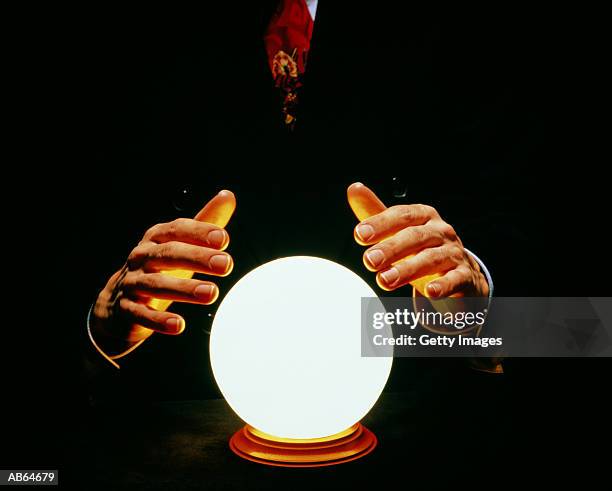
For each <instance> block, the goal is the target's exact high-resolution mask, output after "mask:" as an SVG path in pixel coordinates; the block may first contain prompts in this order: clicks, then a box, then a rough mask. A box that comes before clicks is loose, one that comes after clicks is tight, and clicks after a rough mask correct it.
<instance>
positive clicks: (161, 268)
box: [90, 191, 236, 356]
mask: <svg viewBox="0 0 612 491" xmlns="http://www.w3.org/2000/svg"><path fill="white" fill-rule="evenodd" d="M235 208H236V199H235V197H234V194H233V193H232V192H230V191H221V192H220V193H219V194H217V195H216V196H215V197H214V198H213V199H211V200H210V201H209V202H208V203H207V204H206V205H205V206H204V208H202V210H200V212H199V213H198V214H197V215H196V217H195V219H188V218H178V219H176V220H174V221H172V222H169V223H160V224H157V225H154V226H153V227H151V228H150V229H149V230H147V231H146V232H145V234H144V236H143V238H142V240H141V241H140V243H139V244H138V245H137V246H136V247H135V248H134V249H133V250H132V252H131V253H130V255H129V257H128V259H127V262H126V264H125V265H124V266H123V268H121V270H119V271H117V272H116V273H115V274H114V275H113V276H112V277H111V278H110V279H109V281H108V283H107V284H106V286H105V287H104V289H103V290H102V291H101V292H100V294H99V295H98V298H97V300H96V303H95V305H94V308H93V312H92V317H91V324H90V329H91V334H92V336H93V338H94V340H95V342H96V344H97V345H98V347H99V348H100V349H101V350H102V351H104V353H105V354H106V355H108V356H119V355H122V354H124V353H126V352H128V351H129V350H130V349H131V348H133V347H134V346H135V345H136V344H137V343H140V342H141V341H143V340H144V339H146V338H148V337H149V336H151V334H153V333H154V332H159V333H161V334H170V335H176V334H180V333H182V332H183V330H184V329H185V320H184V319H183V318H182V317H181V316H180V315H178V314H174V313H171V312H166V309H167V308H168V306H169V305H170V304H171V303H172V302H187V303H197V304H203V305H209V304H211V303H213V302H214V301H215V300H216V299H217V298H218V296H219V289H218V287H217V285H215V283H214V282H211V281H201V280H195V279H192V275H193V273H196V272H197V273H204V274H207V275H213V276H226V275H228V274H229V273H230V272H231V271H232V268H233V265H234V263H233V260H232V257H231V256H230V255H229V254H227V253H226V252H223V251H224V250H225V248H226V247H227V245H228V243H229V235H228V233H227V232H226V231H225V229H224V227H225V226H226V225H227V223H228V222H229V219H230V218H231V216H232V214H233V212H234V210H235Z"/></svg>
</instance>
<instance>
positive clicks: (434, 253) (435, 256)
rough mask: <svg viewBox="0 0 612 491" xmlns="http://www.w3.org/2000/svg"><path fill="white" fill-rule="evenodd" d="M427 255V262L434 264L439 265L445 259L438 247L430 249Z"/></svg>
mask: <svg viewBox="0 0 612 491" xmlns="http://www.w3.org/2000/svg"><path fill="white" fill-rule="evenodd" d="M428 256H429V257H428V259H429V262H430V263H431V264H433V265H434V266H440V265H441V264H442V263H444V262H445V261H446V257H445V255H444V254H443V253H442V251H440V250H439V249H430V252H429V254H428Z"/></svg>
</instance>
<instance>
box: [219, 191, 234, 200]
mask: <svg viewBox="0 0 612 491" xmlns="http://www.w3.org/2000/svg"><path fill="white" fill-rule="evenodd" d="M217 195H218V196H221V197H222V198H225V197H227V198H235V197H236V196H235V195H234V193H232V192H231V191H230V190H229V189H222V190H221V191H219V192H218V193H217Z"/></svg>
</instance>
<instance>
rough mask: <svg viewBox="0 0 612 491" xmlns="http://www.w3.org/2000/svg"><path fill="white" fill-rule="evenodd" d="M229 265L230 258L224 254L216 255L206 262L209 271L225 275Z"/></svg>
mask: <svg viewBox="0 0 612 491" xmlns="http://www.w3.org/2000/svg"><path fill="white" fill-rule="evenodd" d="M229 264H230V258H229V256H226V255H225V254H216V255H215V256H213V257H211V258H210V260H209V261H208V266H209V267H210V269H212V270H213V271H215V272H217V273H225V272H226V271H227V268H228V267H229Z"/></svg>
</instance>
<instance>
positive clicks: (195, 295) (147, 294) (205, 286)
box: [123, 273, 219, 305]
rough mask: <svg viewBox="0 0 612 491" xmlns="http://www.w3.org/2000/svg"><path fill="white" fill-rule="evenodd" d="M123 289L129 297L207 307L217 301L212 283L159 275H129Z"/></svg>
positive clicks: (217, 293)
mask: <svg viewBox="0 0 612 491" xmlns="http://www.w3.org/2000/svg"><path fill="white" fill-rule="evenodd" d="M123 289H124V291H125V292H126V293H128V294H129V295H130V296H138V297H140V298H144V299H149V298H158V299H164V300H173V301H179V302H186V303H197V304H204V305H209V304H211V303H213V302H214V301H215V300H217V297H218V296H219V290H218V288H217V286H216V285H215V284H214V283H211V282H209V281H199V280H193V279H182V278H175V277H173V276H169V275H164V274H160V273H150V274H145V273H129V274H128V275H126V277H125V279H124V280H123Z"/></svg>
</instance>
